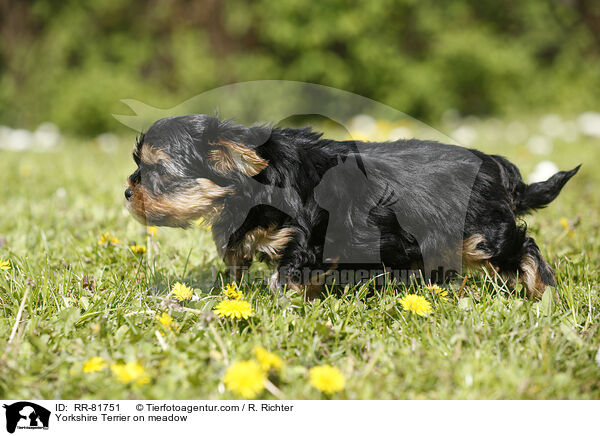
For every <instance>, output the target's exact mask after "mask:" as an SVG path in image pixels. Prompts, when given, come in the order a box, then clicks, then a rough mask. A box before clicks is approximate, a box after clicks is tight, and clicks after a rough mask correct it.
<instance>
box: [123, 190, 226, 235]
mask: <svg viewBox="0 0 600 436" xmlns="http://www.w3.org/2000/svg"><path fill="white" fill-rule="evenodd" d="M128 187H129V188H130V189H132V190H133V195H132V196H131V199H130V201H129V202H128V203H127V207H128V208H129V210H130V211H131V212H132V213H133V215H134V216H135V217H136V218H138V219H140V220H142V221H143V222H145V223H150V224H152V223H160V224H161V225H166V226H173V227H187V226H188V225H189V224H190V222H191V221H193V220H196V219H198V218H203V219H204V220H205V221H206V222H208V223H211V222H213V221H214V220H215V219H216V218H217V217H218V215H219V213H220V212H221V209H222V208H223V205H222V203H221V202H220V201H219V200H220V199H222V198H223V197H224V196H225V195H227V194H229V193H230V192H231V190H230V188H227V187H222V186H219V185H216V184H215V183H213V182H212V181H210V180H208V179H196V184H195V185H194V186H192V187H191V188H187V189H186V190H185V191H179V192H176V193H174V194H173V195H170V196H168V197H156V196H154V195H153V194H151V193H150V192H148V191H147V190H146V189H145V188H144V187H143V186H140V185H136V186H131V185H129V186H128Z"/></svg>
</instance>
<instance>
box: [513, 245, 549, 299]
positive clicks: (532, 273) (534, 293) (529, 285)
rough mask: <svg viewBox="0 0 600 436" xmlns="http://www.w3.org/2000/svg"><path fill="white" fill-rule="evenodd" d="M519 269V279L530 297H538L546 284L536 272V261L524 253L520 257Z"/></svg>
mask: <svg viewBox="0 0 600 436" xmlns="http://www.w3.org/2000/svg"><path fill="white" fill-rule="evenodd" d="M521 270H522V271H523V272H522V274H521V275H520V277H519V281H520V282H521V283H523V286H525V289H527V294H528V295H529V296H530V297H535V298H540V297H541V296H542V294H543V293H544V290H545V289H546V284H545V283H544V282H543V280H542V278H541V277H540V275H539V274H538V263H537V261H536V260H535V258H534V257H533V256H531V255H530V254H526V255H525V256H523V258H522V259H521Z"/></svg>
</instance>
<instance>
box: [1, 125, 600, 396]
mask: <svg viewBox="0 0 600 436" xmlns="http://www.w3.org/2000/svg"><path fill="white" fill-rule="evenodd" d="M563 121H564V120H563ZM563 121H560V122H561V123H563ZM449 123H450V124H448V125H447V126H446V127H443V128H442V130H444V128H445V129H446V132H447V133H452V132H454V133H455V136H463V138H464V139H465V140H467V141H468V142H470V143H471V144H472V146H474V147H477V148H479V149H481V150H483V151H486V152H493V153H498V154H503V155H505V156H507V157H508V158H510V159H511V160H512V161H513V162H515V163H517V164H518V166H519V167H520V168H521V170H522V172H523V174H524V175H529V174H531V173H532V172H533V171H534V169H535V167H536V165H537V164H538V163H539V162H540V161H544V160H548V161H552V162H554V163H556V164H557V166H558V167H560V169H570V168H572V167H574V166H575V165H577V164H579V163H583V167H582V169H581V171H580V172H579V174H578V175H577V176H576V177H574V179H573V180H572V181H570V182H569V183H568V185H567V186H566V187H565V189H564V190H563V192H562V194H561V195H560V196H559V197H558V199H557V200H555V201H554V202H553V203H552V204H551V205H550V206H549V207H548V208H546V209H543V210H540V211H538V212H537V213H536V214H534V215H530V216H528V217H526V222H527V224H528V226H529V229H530V231H531V232H532V233H533V235H534V237H535V239H536V240H537V242H538V244H539V245H540V247H541V249H542V252H543V254H544V256H545V257H546V258H547V259H548V260H549V262H550V263H551V265H552V266H553V267H554V268H555V270H556V273H557V282H558V284H557V288H556V297H553V292H552V290H550V292H546V293H545V294H544V298H542V300H540V301H535V300H529V299H527V298H524V297H523V295H522V292H519V290H518V289H516V290H515V289H512V288H507V287H506V286H505V285H503V284H502V283H501V282H499V281H498V280H495V279H494V278H493V277H490V276H486V275H485V274H484V273H477V274H472V273H469V274H468V277H467V278H466V280H465V281H464V286H463V287H462V288H460V289H459V287H460V285H461V283H458V284H456V285H454V286H453V288H452V289H451V290H450V291H449V292H448V294H447V295H440V294H438V293H436V292H431V291H430V290H426V289H422V288H418V287H415V286H410V287H407V286H404V285H397V284H390V285H389V286H386V287H385V288H384V289H378V290H375V291H374V292H368V291H369V285H363V286H358V287H354V288H350V287H348V288H345V289H336V290H334V291H335V292H332V291H331V290H330V291H328V292H327V293H326V294H324V295H323V296H322V297H321V298H319V299H316V300H314V301H311V302H307V301H305V300H304V298H303V297H302V295H298V294H294V293H292V292H290V291H286V292H284V293H283V294H282V295H279V296H274V295H272V294H270V293H269V292H268V290H267V287H266V284H265V283H261V282H250V283H242V284H241V285H240V286H239V291H241V292H242V294H243V297H242V298H243V300H244V301H247V302H248V303H249V304H250V305H251V307H252V311H253V312H252V314H250V316H248V318H247V319H243V318H242V319H231V318H228V317H223V316H219V315H217V314H215V312H214V309H215V307H216V306H217V305H218V304H219V303H220V302H222V301H224V299H225V298H226V297H225V296H224V294H223V291H224V290H225V289H226V285H227V284H228V283H229V282H227V281H226V279H224V278H223V277H221V276H220V275H219V274H218V273H219V271H223V270H224V265H223V263H222V261H221V260H220V259H219V257H218V256H217V254H216V251H215V248H214V246H213V243H212V240H211V236H210V232H209V231H208V230H207V229H205V228H202V227H195V228H192V229H189V230H185V231H184V230H180V229H163V228H159V229H158V230H155V229H150V231H149V230H148V229H147V228H145V227H143V226H142V225H141V224H139V223H138V222H136V221H135V220H134V219H133V218H132V217H130V216H129V214H128V213H127V212H126V211H125V208H124V206H123V185H124V181H125V179H126V177H127V176H128V175H129V174H130V173H131V171H132V170H133V169H134V164H133V161H132V159H131V148H132V145H133V141H134V137H135V135H134V134H133V133H132V134H131V135H128V136H123V137H119V138H118V141H117V144H116V145H115V147H114V148H107V147H103V146H101V145H102V144H101V141H98V140H75V139H69V138H67V139H64V140H63V141H62V144H61V145H60V146H59V147H57V148H56V149H53V150H50V151H45V152H36V151H19V152H17V151H5V150H0V258H1V259H2V260H3V261H4V263H2V264H0V342H1V343H2V347H1V350H0V353H1V355H0V396H1V397H2V398H14V399H17V398H25V399H27V398H33V399H59V398H62V399H78V398H86V399H100V398H103V399H139V398H146V399H232V398H249V397H255V398H266V399H273V398H286V399H319V398H335V399H567V398H568V399H594V398H599V397H600V351H599V348H598V347H599V345H600V329H599V326H600V319H599V318H600V313H599V312H600V272H599V268H598V265H599V264H600V231H599V230H600V195H599V190H598V184H599V182H600V141H599V140H598V138H594V137H592V136H586V135H584V134H582V133H581V132H578V131H577V129H575V130H573V129H574V124H572V123H571V124H568V123H566V122H565V123H564V126H565V129H566V130H565V131H560V132H558V131H555V132H554V133H552V135H551V136H548V135H549V133H548V131H552V128H553V127H556V126H555V125H554V124H555V123H553V122H552V120H550V121H549V120H548V119H546V120H545V121H544V120H540V119H537V118H536V119H533V118H532V119H531V120H524V121H518V122H515V121H514V120H499V119H494V120H485V119H483V120H471V121H469V120H467V121H461V123H460V124H455V125H451V123H452V121H449ZM569 129H571V130H573V131H571V130H569ZM515 132H516V133H517V134H518V133H519V132H524V133H523V134H522V135H521V136H522V137H519V136H518V135H517V137H516V138H515V137H511V136H510V135H513V134H514V133H515ZM565 132H566V133H565ZM569 132H571V133H569ZM532 138H534V139H533V140H532ZM540 138H541V139H540ZM457 139H459V138H457ZM459 140H460V139H459ZM544 141H545V142H544ZM549 144H550V145H551V146H549ZM106 233H109V235H106ZM132 247H133V248H132ZM140 247H141V248H140ZM2 265H3V267H2ZM254 268H258V269H261V268H262V269H264V268H266V267H265V266H264V265H256V266H255V267H254ZM176 283H181V284H185V285H186V286H189V287H190V288H191V289H193V296H192V297H191V298H184V297H186V296H183V297H182V298H181V300H182V301H179V300H178V299H177V298H175V297H176V295H177V294H173V293H171V290H172V289H173V286H174V285H175V284H176ZM407 294H418V295H421V296H423V297H424V298H426V299H427V300H428V301H429V302H430V303H431V313H429V314H428V315H426V316H420V315H419V314H417V313H413V312H411V311H407V310H404V309H403V306H402V305H401V304H400V299H401V298H402V297H403V296H405V295H407ZM256 347H262V348H260V349H259V351H258V353H257V349H256ZM263 349H264V350H268V351H269V352H270V353H273V354H272V355H271V354H267V353H265V352H264V350H263ZM246 361H249V362H246ZM255 361H256V362H257V363H256V364H255V363H254V362H255ZM239 362H246V363H245V365H246V366H239V365H237V366H236V364H239ZM326 365H328V366H326ZM319 366H321V367H325V368H326V369H327V370H325V371H324V373H323V374H321V376H322V378H323V380H321V384H320V383H319V382H318V381H315V373H314V371H312V372H311V369H312V368H315V367H319ZM329 366H330V367H332V368H333V369H331V368H329ZM232 368H234V369H236V370H237V372H236V371H231V369H232ZM228 370H229V371H228ZM327 371H329V372H327ZM226 374H229V378H230V379H232V378H233V379H234V380H233V382H230V383H226V382H225V381H224V378H225V379H227V378H226ZM236 374H237V375H238V377H239V376H241V378H242V379H245V380H246V381H244V380H241V381H240V380H238V381H237V382H238V386H237V388H236V380H235V376H236ZM244 383H255V386H246V387H248V388H249V389H250V390H246V391H244V390H243V389H241V388H243V387H244V386H241V388H240V386H239V385H240V384H241V385H243V384H244ZM328 385H329V387H330V388H331V389H328Z"/></svg>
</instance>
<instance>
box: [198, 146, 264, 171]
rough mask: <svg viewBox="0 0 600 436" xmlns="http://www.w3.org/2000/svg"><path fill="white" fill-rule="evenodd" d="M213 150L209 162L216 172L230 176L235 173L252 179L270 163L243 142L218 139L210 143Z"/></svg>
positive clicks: (209, 154)
mask: <svg viewBox="0 0 600 436" xmlns="http://www.w3.org/2000/svg"><path fill="white" fill-rule="evenodd" d="M209 144H210V146H211V150H210V151H209V152H208V160H209V162H210V163H211V165H212V166H213V168H214V169H215V171H217V172H219V173H221V174H223V175H229V174H231V173H233V172H235V171H239V172H241V173H242V174H244V175H246V176H248V177H252V176H255V175H257V174H258V173H260V172H261V171H262V170H264V169H265V168H266V167H267V165H268V162H267V161H266V160H264V159H263V158H261V157H260V156H259V155H258V153H256V151H255V150H254V149H252V148H250V147H248V146H247V145H244V144H242V143H241V142H238V141H234V140H227V139H217V140H216V141H211V142H209Z"/></svg>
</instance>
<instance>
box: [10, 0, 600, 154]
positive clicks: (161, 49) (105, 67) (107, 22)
mask: <svg viewBox="0 0 600 436" xmlns="http://www.w3.org/2000/svg"><path fill="white" fill-rule="evenodd" d="M259 79H286V80H298V81H306V82H314V83H318V84H322V85H328V86H332V87H336V88H341V89H344V90H346V91H350V92H354V93H357V94H360V95H364V96H366V97H369V98H372V99H375V100H378V101H380V102H382V103H385V104H388V105H390V106H393V107H394V108H396V109H398V110H400V111H402V112H405V113H407V114H409V115H411V116H413V117H415V118H417V119H419V120H422V121H425V122H427V123H430V124H432V125H433V126H436V125H438V124H440V123H441V122H442V121H443V120H444V117H446V118H448V117H450V118H452V117H455V118H456V117H463V118H464V117H467V116H477V117H484V118H489V117H507V116H509V117H510V118H512V119H516V118H520V117H532V116H542V115H544V114H549V113H550V114H559V115H560V116H562V117H563V118H568V119H573V120H575V121H576V122H578V123H579V124H582V123H583V124H585V123H586V121H585V120H584V121H581V120H579V121H578V118H577V117H579V116H580V115H581V114H582V113H586V116H587V117H588V120H587V125H592V127H591V128H592V129H595V128H598V126H597V125H596V123H597V122H598V120H597V119H595V121H594V119H591V121H590V118H589V117H590V116H592V117H593V116H594V112H597V111H599V110H600V2H598V1H597V0H524V1H507V0H493V1H481V0H456V1H452V2H432V1H425V0H420V1H417V0H378V1H369V2H351V1H344V0H332V1H327V2H317V1H312V2H306V1H299V0H278V1H276V2H273V1H265V0H258V1H250V0H230V1H227V2H225V1H218V0H194V1H188V0H161V1H158V0H155V1H149V2H148V1H139V0H126V1H123V0H94V1H90V0H87V1H79V0H78V1H75V0H60V1H59V0H37V1H11V0H0V125H4V126H8V127H6V128H11V129H22V130H23V129H28V131H30V132H33V134H35V133H36V132H37V134H38V136H39V138H38V139H39V140H40V141H42V142H43V141H46V142H47V143H48V144H50V143H51V142H52V141H53V139H52V138H53V136H52V135H54V136H56V135H57V134H58V133H57V132H58V131H60V132H62V133H66V134H68V135H76V136H81V137H97V136H98V135H101V134H103V133H105V132H117V133H118V132H131V130H129V129H128V128H127V127H125V126H123V125H121V124H120V123H119V122H118V121H116V120H115V119H114V118H113V117H112V115H111V114H113V113H117V114H118V113H121V114H131V111H130V109H129V108H127V107H126V106H125V105H123V104H122V103H121V102H120V100H121V99H136V100H139V101H142V102H144V103H146V104H148V105H152V106H156V107H161V108H168V107H172V106H175V105H177V104H179V103H181V102H182V101H184V100H186V99H188V98H190V97H192V96H194V95H197V94H199V93H201V92H204V91H206V90H209V89H211V88H215V87H218V86H222V85H225V84H228V83H234V82H240V81H248V80H259ZM554 121H556V120H554ZM547 124H548V126H552V125H553V124H555V123H553V122H552V120H549V121H548V123H547ZM594 126H596V127H594ZM6 128H5V129H6ZM22 130H21V136H23V135H24V134H23V132H22ZM11 132H12V133H14V132H13V131H11ZM40 132H41V133H40ZM9 136H11V135H8V134H7V133H6V130H5V134H4V137H5V138H7V137H9ZM17 136H18V135H17ZM40 138H41V139H40ZM44 138H45V139H44ZM17 139H19V138H17ZM21 139H23V138H21ZM457 139H459V138H457ZM5 141H6V139H5ZM21 142H22V141H21ZM18 146H19V142H18V141H17V142H16V145H15V147H18ZM5 148H6V147H5ZM13 148H14V147H13Z"/></svg>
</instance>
